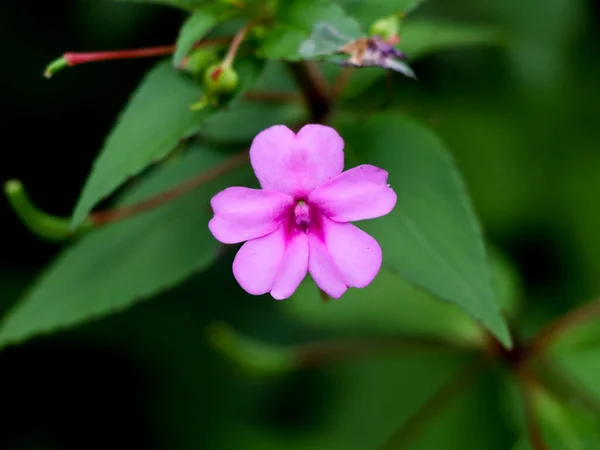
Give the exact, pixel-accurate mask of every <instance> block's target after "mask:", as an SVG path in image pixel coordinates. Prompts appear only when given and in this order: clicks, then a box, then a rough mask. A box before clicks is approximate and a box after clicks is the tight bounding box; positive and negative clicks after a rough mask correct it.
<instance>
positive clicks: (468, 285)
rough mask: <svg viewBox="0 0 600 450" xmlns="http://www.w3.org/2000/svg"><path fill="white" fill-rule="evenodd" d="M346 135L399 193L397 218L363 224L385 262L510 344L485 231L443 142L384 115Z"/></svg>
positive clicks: (345, 129)
mask: <svg viewBox="0 0 600 450" xmlns="http://www.w3.org/2000/svg"><path fill="white" fill-rule="evenodd" d="M342 135H343V136H344V137H345V138H346V143H347V146H348V147H349V148H350V149H351V150H352V151H354V152H360V153H359V155H360V158H359V160H360V161H352V163H358V162H364V163H370V164H373V165H375V166H378V167H381V168H383V169H385V170H387V171H388V172H389V183H390V185H391V186H392V187H393V189H394V190H395V192H396V193H397V195H398V203H397V205H396V207H395V208H394V210H393V211H392V212H391V213H390V214H388V215H387V216H385V217H382V218H379V219H375V220H370V221H367V222H365V223H364V224H363V225H362V228H363V229H365V230H366V231H367V232H369V233H370V234H372V235H373V236H374V237H375V238H376V239H377V240H378V241H379V243H380V244H381V247H382V249H383V258H384V264H385V265H386V266H387V267H388V268H389V269H391V270H393V271H398V272H399V273H401V274H402V275H403V276H404V277H406V279H407V280H409V281H410V282H412V283H415V284H416V285H418V286H421V287H423V288H424V289H426V290H428V291H429V292H431V293H432V294H434V295H436V296H437V297H439V298H441V299H443V300H446V301H449V302H452V303H454V304H456V305H458V306H459V307H460V308H461V309H463V310H464V311H465V312H466V313H467V314H469V315H470V316H472V317H474V318H475V319H477V320H478V321H480V322H481V323H482V324H483V325H484V326H485V327H487V328H488V329H489V330H490V331H491V332H492V333H493V334H494V335H495V336H496V337H498V339H499V340H500V341H501V342H503V343H504V345H506V346H510V345H511V338H510V335H509V331H508V328H507V326H506V324H505V322H504V319H503V317H502V315H501V314H500V310H499V306H498V302H497V300H496V298H495V295H494V292H493V290H492V284H491V273H490V270H489V267H488V263H487V260H486V254H485V251H484V245H483V239H482V235H481V229H480V226H479V223H478V222H477V218H476V216H475V213H474V211H473V208H472V206H471V203H470V200H469V197H468V194H467V192H466V189H465V187H464V184H463V181H462V179H461V177H460V175H459V173H458V170H457V169H456V167H455V166H454V162H453V160H452V158H451V155H450V154H449V153H448V152H447V150H446V148H445V147H444V145H443V143H442V142H441V141H440V140H439V139H438V138H437V137H436V136H435V135H434V134H432V133H431V132H430V131H429V130H428V129H426V128H424V127H423V126H421V125H419V124H417V123H416V122H413V121H412V120H410V119H408V118H406V117H405V116H401V115H398V114H378V115H375V116H372V117H370V118H369V119H368V120H366V121H364V122H359V123H356V122H354V123H352V125H351V126H350V125H348V126H342ZM357 154H358V153H357ZM351 155H352V153H351Z"/></svg>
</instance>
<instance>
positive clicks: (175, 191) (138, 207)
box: [89, 150, 249, 226]
mask: <svg viewBox="0 0 600 450" xmlns="http://www.w3.org/2000/svg"><path fill="white" fill-rule="evenodd" d="M248 159H249V154H248V151H246V150H244V151H243V152H240V153H237V154H236V155H234V156H232V157H231V158H229V159H228V160H226V161H224V162H223V163H221V164H219V165H217V166H216V167H214V168H212V169H210V170H208V171H206V172H203V173H201V174H199V175H198V176H196V177H195V178H192V179H191V180H188V181H186V182H184V183H182V184H180V185H178V186H175V187H174V188H172V189H169V190H166V191H164V192H161V193H160V194H157V195H155V196H154V197H150V198H148V199H146V200H143V201H141V202H139V203H136V204H134V205H130V206H123V207H119V208H115V209H110V210H107V211H99V212H95V213H92V214H91V215H90V218H89V221H90V222H91V223H92V224H93V225H94V226H100V225H106V224H109V223H112V222H117V221H119V220H123V219H127V218H129V217H132V216H135V215H138V214H141V213H143V212H146V211H148V210H151V209H155V208H158V207H159V206H162V205H164V204H165V203H169V202H171V201H173V200H175V199H176V198H178V197H181V196H182V195H184V194H187V193H188V192H190V191H192V190H194V189H197V188H199V187H200V186H202V185H204V184H206V183H209V182H211V181H214V180H216V179H217V178H219V177H220V176H221V175H223V174H225V173H227V172H229V171H230V170H232V169H235V168H236V167H239V166H241V165H243V164H245V163H246V162H248Z"/></svg>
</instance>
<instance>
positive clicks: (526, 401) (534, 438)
mask: <svg viewBox="0 0 600 450" xmlns="http://www.w3.org/2000/svg"><path fill="white" fill-rule="evenodd" d="M516 375H517V381H518V382H519V387H520V388H521V395H522V397H523V407H524V409H525V424H526V426H527V434H528V436H529V440H530V442H531V446H532V447H533V449H534V450H550V447H548V446H547V445H546V443H545V442H544V438H543V435H542V430H541V429H540V426H539V424H538V422H537V419H536V417H535V408H534V404H533V403H534V401H533V395H534V390H535V389H536V386H537V383H538V382H537V380H535V379H534V378H533V377H531V375H529V374H528V373H527V372H526V371H525V370H520V371H518V372H517V373H516Z"/></svg>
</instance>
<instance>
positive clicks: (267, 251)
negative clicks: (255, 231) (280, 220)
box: [233, 226, 285, 295]
mask: <svg viewBox="0 0 600 450" xmlns="http://www.w3.org/2000/svg"><path fill="white" fill-rule="evenodd" d="M284 254H285V234H284V227H283V226H282V227H279V228H278V229H277V230H275V231H273V232H272V233H271V234H268V235H266V236H263V237H260V238H258V239H252V240H251V241H248V242H246V243H245V244H244V245H242V248H240V250H239V251H238V253H237V255H235V259H234V260H233V276H234V277H235V279H236V280H237V281H238V283H240V286H241V287H242V288H243V289H244V290H245V291H246V292H248V293H249V294H252V295H262V294H266V293H267V292H270V291H271V289H273V285H274V284H275V278H276V276H277V274H278V272H279V268H280V266H281V262H282V260H283V256H284Z"/></svg>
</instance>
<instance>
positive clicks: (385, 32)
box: [369, 15, 400, 39]
mask: <svg viewBox="0 0 600 450" xmlns="http://www.w3.org/2000/svg"><path fill="white" fill-rule="evenodd" d="M399 32H400V22H399V20H398V16H396V15H393V16H387V17H382V18H381V19H379V20H376V21H375V22H373V24H372V25H371V28H370V29H369V33H370V34H371V35H377V36H381V37H382V38H383V39H389V38H391V37H393V36H397V35H398V33H399Z"/></svg>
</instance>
